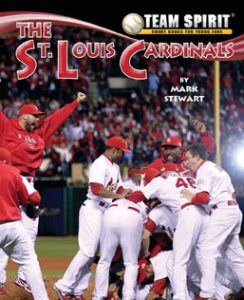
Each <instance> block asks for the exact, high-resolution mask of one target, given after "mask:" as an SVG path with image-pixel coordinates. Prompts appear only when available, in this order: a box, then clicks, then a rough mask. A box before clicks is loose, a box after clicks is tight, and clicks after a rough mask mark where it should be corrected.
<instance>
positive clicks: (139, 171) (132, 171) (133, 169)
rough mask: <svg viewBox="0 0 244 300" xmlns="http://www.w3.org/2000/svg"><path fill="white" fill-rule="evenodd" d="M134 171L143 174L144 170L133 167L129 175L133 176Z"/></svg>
mask: <svg viewBox="0 0 244 300" xmlns="http://www.w3.org/2000/svg"><path fill="white" fill-rule="evenodd" d="M134 173H139V174H143V172H142V171H141V170H139V169H136V168H131V169H130V170H129V171H128V177H131V175H132V174H134Z"/></svg>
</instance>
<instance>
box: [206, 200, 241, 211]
mask: <svg viewBox="0 0 244 300" xmlns="http://www.w3.org/2000/svg"><path fill="white" fill-rule="evenodd" d="M232 205H238V204H237V202H236V201H235V200H228V201H225V202H220V203H218V204H215V205H213V206H212V209H216V208H218V207H222V206H232Z"/></svg>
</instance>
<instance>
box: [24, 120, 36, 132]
mask: <svg viewBox="0 0 244 300" xmlns="http://www.w3.org/2000/svg"><path fill="white" fill-rule="evenodd" d="M37 127H38V123H37V122H26V123H25V129H26V131H28V132H33V131H34V130H35V129H36V128H37Z"/></svg>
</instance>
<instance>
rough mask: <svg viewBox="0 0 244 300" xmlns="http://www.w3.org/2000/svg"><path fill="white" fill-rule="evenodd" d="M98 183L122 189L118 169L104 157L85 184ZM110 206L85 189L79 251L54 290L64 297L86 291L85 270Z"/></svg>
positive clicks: (92, 168) (101, 157)
mask: <svg viewBox="0 0 244 300" xmlns="http://www.w3.org/2000/svg"><path fill="white" fill-rule="evenodd" d="M91 183H98V184H101V185H103V186H104V188H105V189H106V190H108V191H111V192H116V191H117V189H118V188H119V187H120V186H122V181H121V176H120V169H119V166H118V165H117V164H116V163H114V162H112V161H111V160H109V159H108V158H107V157H106V156H105V155H104V154H103V155H101V156H99V157H98V158H97V159H96V160H95V161H94V162H93V164H92V166H91V168H90V172H89V184H91ZM111 202H112V199H110V198H103V197H101V196H97V195H94V194H93V193H92V190H91V187H90V185H89V188H88V193H87V200H86V201H85V202H84V203H83V204H82V205H81V208H80V214H79V236H78V239H79V248H80V249H79V251H78V253H77V254H76V255H75V257H74V258H73V260H72V261H71V263H70V265H69V267H68V269H67V270H66V272H65V274H64V276H63V278H62V279H60V280H58V281H57V282H56V283H55V286H56V287H57V288H58V289H59V290H61V291H62V292H64V293H67V294H73V295H82V294H83V292H84V291H85V290H86V289H87V288H88V284H89V282H88V281H87V280H85V282H84V280H83V279H84V278H83V275H84V274H85V275H86V276H87V272H86V270H87V266H90V265H91V264H92V262H93V259H94V257H95V255H96V252H97V248H98V244H99V239H100V234H101V226H102V216H103V213H104V211H105V210H106V208H107V207H108V206H109V204H110V203H111Z"/></svg>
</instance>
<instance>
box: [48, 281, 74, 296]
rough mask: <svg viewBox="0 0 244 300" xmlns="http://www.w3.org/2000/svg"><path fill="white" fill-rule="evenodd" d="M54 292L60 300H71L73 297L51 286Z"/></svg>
mask: <svg viewBox="0 0 244 300" xmlns="http://www.w3.org/2000/svg"><path fill="white" fill-rule="evenodd" d="M53 289H54V291H55V292H56V293H57V294H58V296H59V299H60V300H73V299H74V298H73V295H71V294H65V292H63V291H61V290H60V289H59V288H58V287H57V286H56V285H55V284H54V285H53Z"/></svg>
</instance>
